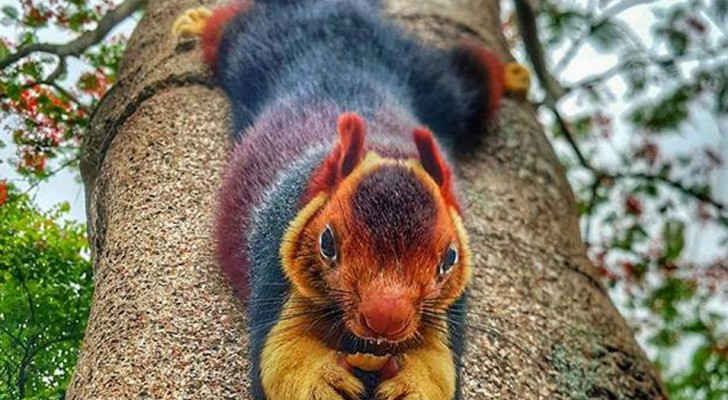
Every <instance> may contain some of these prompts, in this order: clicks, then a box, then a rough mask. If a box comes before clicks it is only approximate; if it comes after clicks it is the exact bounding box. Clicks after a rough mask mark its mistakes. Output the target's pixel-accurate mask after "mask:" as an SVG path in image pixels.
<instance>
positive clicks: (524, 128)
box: [68, 0, 665, 400]
mask: <svg viewBox="0 0 728 400" xmlns="http://www.w3.org/2000/svg"><path fill="white" fill-rule="evenodd" d="M385 3H386V4H387V13H388V14H389V15H390V16H391V17H392V18H394V19H395V20H397V21H398V22H400V23H401V24H402V25H403V26H404V27H405V28H406V29H409V30H411V31H412V32H414V33H415V34H417V35H418V36H420V37H421V38H422V39H423V40H427V41H431V42H433V43H436V44H437V45H441V46H447V45H451V44H453V43H455V42H456V41H458V40H461V39H463V38H470V39H473V38H474V39H477V40H480V41H481V42H485V43H486V44H487V45H488V46H490V47H491V48H493V49H495V50H496V51H497V52H499V53H500V54H501V55H502V56H503V57H504V59H508V58H510V55H509V54H508V50H507V48H506V45H505V41H504V39H503V37H502V36H501V34H500V26H501V24H500V22H499V18H498V15H499V12H500V10H499V5H498V2H497V1H495V0H418V1H413V0H389V1H385ZM199 5H200V3H198V2H193V1H191V0H173V1H161V0H159V1H155V0H152V1H150V3H149V5H148V8H147V12H146V16H145V17H144V19H143V20H142V21H141V23H140V24H139V27H138V28H137V30H136V32H135V34H134V35H133V37H132V39H131V41H130V43H129V48H128V49H127V52H126V55H125V57H124V62H123V65H122V68H121V72H120V80H119V83H118V84H117V85H116V86H115V87H114V88H113V89H112V91H111V92H110V93H109V94H108V95H107V96H106V97H105V99H104V100H103V101H102V103H101V105H100V107H99V109H98V110H97V112H96V114H95V115H94V117H93V121H92V127H91V130H90V131H89V133H88V139H87V143H86V147H85V150H86V154H85V156H84V160H83V165H82V172H83V177H84V182H85V185H86V195H87V204H88V220H89V231H90V235H91V243H92V251H93V256H94V265H95V282H96V290H95V293H94V300H93V307H92V311H91V316H90V320H89V325H88V329H87V332H86V337H85V342H84V346H83V349H82V352H81V355H80V358H79V362H78V366H77V368H76V371H75V374H74V377H73V380H72V382H71V385H70V387H69V390H68V398H69V399H97V398H103V399H110V398H114V399H122V398H130V399H138V398H185V399H192V398H200V399H222V398H238V399H244V398H248V396H247V392H246V391H247V383H246V379H247V373H246V369H247V364H246V363H247V361H246V356H247V353H246V336H245V329H244V323H245V321H244V318H243V307H244V305H242V304H240V303H239V302H237V301H236V300H235V298H234V297H233V296H232V293H231V291H230V289H229V288H228V286H227V283H226V282H225V280H224V278H223V277H222V276H221V275H220V273H219V271H218V268H217V266H216V265H215V263H214V261H213V258H212V254H211V253H212V250H211V242H210V237H211V235H210V226H211V215H212V212H211V211H212V204H213V197H214V194H215V190H216V188H217V187H218V184H219V179H220V172H221V169H222V166H223V165H224V162H225V159H226V157H227V154H228V150H229V145H228V143H227V139H226V138H227V126H228V118H227V106H226V101H225V99H224V98H223V96H222V94H221V92H220V91H218V90H215V89H213V88H210V87H209V85H208V84H207V78H206V72H205V71H204V68H203V66H202V64H201V62H200V53H199V49H198V48H197V45H196V43H195V42H194V41H187V42H182V43H178V42H177V41H176V40H175V39H174V38H173V37H172V35H171V34H170V26H171V23H172V21H173V20H174V18H175V17H176V16H177V15H178V14H179V13H180V12H182V11H183V10H184V9H186V8H189V7H196V6H199ZM206 5H208V6H214V4H206ZM458 172H459V175H460V177H461V185H460V186H461V189H462V190H463V192H464V195H465V196H464V197H465V202H466V204H467V206H466V222H467V226H468V229H469V231H470V232H471V235H472V246H473V253H474V254H475V260H474V261H475V263H474V270H475V275H474V278H473V282H472V306H471V310H470V323H469V326H470V327H469V330H468V337H469V347H468V351H467V356H466V364H465V368H464V371H465V378H464V386H465V388H464V398H465V399H468V400H470V399H491V398H498V399H514V398H524V399H525V398H527V399H538V398H548V399H553V398H569V399H570V398H573V399H585V398H603V399H657V398H664V397H665V395H664V391H663V388H662V386H661V383H660V382H659V380H658V378H657V376H656V374H655V372H654V371H653V370H652V369H651V367H650V364H649V362H648V361H647V359H646V357H645V355H644V354H643V352H642V351H641V350H640V348H639V347H638V345H637V344H636V342H635V341H634V339H633V337H632V334H631V332H630V330H629V328H628V326H627V325H626V324H625V321H624V320H623V319H622V317H621V316H620V315H619V314H618V313H617V311H616V309H615V308H614V306H613V305H612V303H611V301H610V300H609V297H608V296H607V293H606V291H605V289H604V288H603V287H602V285H601V284H600V283H599V281H598V280H597V277H596V276H595V275H594V272H593V268H592V266H591V265H590V263H589V261H588V259H587V258H586V256H585V248H584V246H583V244H582V242H581V240H580V237H579V229H578V215H577V212H576V208H575V202H574V198H573V195H572V193H571V190H570V188H569V186H568V184H567V182H566V179H565V175H564V170H563V168H562V166H561V165H560V163H559V161H558V160H557V158H556V157H555V155H554V152H553V150H552V148H551V146H550V145H549V143H548V141H547V140H546V137H545V136H544V134H543V131H542V128H541V126H540V125H539V123H538V122H537V120H536V118H535V112H534V110H533V109H532V108H531V107H530V106H529V105H528V104H526V103H525V102H518V101H514V100H506V101H505V103H504V104H503V106H502V108H501V110H500V111H499V114H498V121H497V127H495V128H494V129H493V131H492V132H490V133H488V134H487V136H486V138H485V140H484V144H483V146H482V147H481V148H479V149H477V150H476V151H475V152H474V154H470V155H468V156H467V157H465V156H464V157H462V158H461V159H460V160H459V166H458Z"/></svg>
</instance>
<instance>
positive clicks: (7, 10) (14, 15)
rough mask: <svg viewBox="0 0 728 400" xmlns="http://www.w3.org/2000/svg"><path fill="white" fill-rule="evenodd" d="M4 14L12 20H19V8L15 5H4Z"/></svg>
mask: <svg viewBox="0 0 728 400" xmlns="http://www.w3.org/2000/svg"><path fill="white" fill-rule="evenodd" d="M2 13H3V15H4V16H5V17H6V18H8V19H9V20H11V21H17V20H18V16H19V14H18V10H17V9H16V8H15V7H13V6H3V8H2Z"/></svg>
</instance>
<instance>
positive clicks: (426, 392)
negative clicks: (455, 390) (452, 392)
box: [377, 375, 452, 400]
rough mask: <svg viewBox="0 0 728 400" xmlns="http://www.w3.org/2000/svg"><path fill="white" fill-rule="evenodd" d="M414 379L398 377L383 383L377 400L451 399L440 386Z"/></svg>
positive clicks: (378, 389) (379, 388) (380, 385)
mask: <svg viewBox="0 0 728 400" xmlns="http://www.w3.org/2000/svg"><path fill="white" fill-rule="evenodd" d="M412 379H413V377H407V376H404V375H397V376H395V377H394V378H392V379H389V380H387V381H384V382H382V383H381V384H379V387H378V388H377V400H432V399H450V398H452V397H451V396H450V397H446V396H449V395H446V394H445V393H443V390H442V388H441V387H440V385H438V384H437V383H434V382H430V381H428V380H421V379H420V380H416V381H415V380H412Z"/></svg>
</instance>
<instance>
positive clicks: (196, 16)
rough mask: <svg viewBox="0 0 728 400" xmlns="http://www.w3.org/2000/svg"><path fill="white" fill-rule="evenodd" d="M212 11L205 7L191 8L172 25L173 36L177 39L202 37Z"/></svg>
mask: <svg viewBox="0 0 728 400" xmlns="http://www.w3.org/2000/svg"><path fill="white" fill-rule="evenodd" d="M211 15H212V11H210V10H209V9H208V8H205V7H197V8H190V9H189V10H187V11H185V12H184V13H183V14H182V15H180V16H179V17H177V19H176V20H174V24H172V34H174V35H175V36H177V37H192V36H201V35H202V31H203V30H204V29H205V25H206V24H207V20H208V19H209V18H210V16H211Z"/></svg>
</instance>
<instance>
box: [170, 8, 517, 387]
mask: <svg viewBox="0 0 728 400" xmlns="http://www.w3.org/2000/svg"><path fill="white" fill-rule="evenodd" d="M173 32H174V33H175V34H176V35H178V36H200V37H201V47H202V56H203V59H204V61H205V63H206V64H207V65H208V67H209V68H210V69H211V72H212V76H213V79H214V80H215V83H216V84H217V85H218V86H219V87H220V88H222V90H223V91H224V92H225V93H226V95H227V97H228V98H229V101H230V104H231V110H232V120H233V121H232V122H233V130H232V140H233V142H234V150H233V153H232V156H231V158H230V160H229V163H228V165H227V168H226V172H225V174H224V178H223V183H222V187H221V189H220V192H219V198H218V201H217V209H216V217H215V223H214V239H215V243H216V254H217V258H218V260H219V263H220V265H221V269H222V271H223V272H224V273H225V275H226V276H227V277H228V278H229V281H230V282H231V285H232V286H233V288H234V289H235V291H236V293H237V294H238V295H239V296H240V297H241V298H242V299H243V302H244V303H245V304H246V305H247V318H248V320H247V321H248V330H249V335H250V359H251V371H250V374H251V375H250V377H251V389H252V394H253V398H254V399H255V400H265V399H268V400H289V399H295V400H309V399H320V400H330V399H331V400H336V399H347V400H351V399H378V400H403V399H427V400H453V399H460V397H461V394H460V370H461V365H460V364H461V356H462V354H463V351H464V330H465V322H466V321H465V318H466V304H467V300H466V298H467V284H468V280H469V277H470V274H471V254H470V250H469V247H468V236H467V233H466V231H465V228H464V226H463V221H462V207H461V204H460V201H459V199H458V195H457V190H456V182H455V180H456V178H455V176H454V174H453V172H452V168H451V163H450V161H449V159H448V157H450V156H451V154H452V153H453V152H455V151H457V150H459V149H465V148H467V147H468V146H470V143H473V140H474V139H476V138H477V137H478V136H479V135H480V134H481V133H482V132H484V131H485V129H486V127H487V124H488V123H489V122H490V121H491V119H492V118H493V116H494V112H495V110H496V109H497V107H498V104H499V102H500V100H501V97H502V96H503V95H504V93H506V92H508V91H511V92H514V93H523V92H524V91H525V89H526V88H527V86H528V72H527V71H525V69H524V68H523V67H521V66H520V65H517V64H506V65H504V64H502V63H501V62H500V61H499V59H498V57H497V56H495V55H494V54H493V53H491V52H490V51H488V50H486V49H485V48H483V47H481V46H477V45H473V44H464V45H462V46H459V47H457V48H455V49H451V50H443V49H438V48H435V47H433V46H428V45H424V44H422V43H420V42H418V41H416V40H415V39H414V38H412V37H410V36H409V35H407V34H405V33H404V32H403V31H401V30H400V29H398V28H397V27H395V25H394V24H393V23H392V22H389V21H387V20H386V19H385V18H384V17H383V15H382V12H381V9H380V5H379V3H378V1H374V0H368V1H361V0H360V1H356V0H327V1H317V0H297V1H293V0H288V1H287V0H267V1H266V0H257V1H256V2H250V1H243V2H237V3H234V4H232V5H228V6H224V7H222V8H220V9H217V10H215V11H210V10H207V9H205V8H195V9H191V10H188V11H186V12H185V13H184V14H183V15H181V16H180V17H179V18H178V19H177V20H176V21H175V23H174V25H173Z"/></svg>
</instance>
